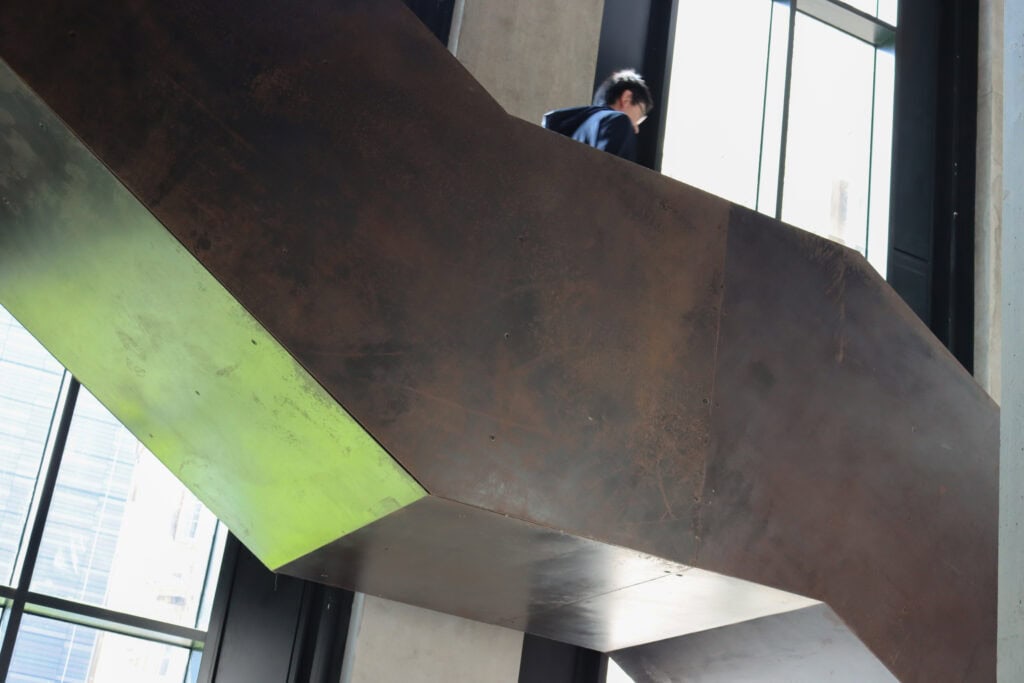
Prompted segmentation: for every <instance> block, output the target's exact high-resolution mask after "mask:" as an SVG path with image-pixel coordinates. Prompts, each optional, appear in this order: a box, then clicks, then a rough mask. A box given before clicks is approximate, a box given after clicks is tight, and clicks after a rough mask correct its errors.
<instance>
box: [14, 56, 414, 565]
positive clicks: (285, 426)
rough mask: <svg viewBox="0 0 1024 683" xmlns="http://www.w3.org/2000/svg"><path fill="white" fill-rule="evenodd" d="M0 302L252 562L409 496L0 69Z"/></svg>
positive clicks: (389, 464)
mask: <svg viewBox="0 0 1024 683" xmlns="http://www.w3.org/2000/svg"><path fill="white" fill-rule="evenodd" d="M0 303H2V304H3V306H5V307H6V308H7V309H8V310H9V311H10V312H11V313H12V314H13V315H14V316H15V317H16V318H17V319H18V320H19V321H21V323H22V324H23V325H24V326H25V327H26V328H28V330H29V331H30V332H31V333H32V334H33V335H35V336H36V337H37V338H38V339H39V340H40V341H41V342H42V343H43V344H44V345H45V346H46V347H47V348H48V349H49V350H50V352H51V353H53V355H54V356H56V357H57V359H59V360H60V362H62V363H63V364H64V365H65V366H66V367H67V368H69V369H70V370H71V371H72V372H73V373H74V374H75V375H76V376H77V377H78V378H79V379H80V380H81V381H82V383H83V384H84V385H85V386H86V387H88V388H89V390H90V391H91V392H92V393H93V394H94V395H95V396H96V397H97V398H98V399H99V400H100V401H101V402H102V403H103V404H104V405H105V406H106V407H107V408H108V409H110V411H111V412H113V413H114V415H116V416H117V417H118V419H120V420H121V421H122V422H123V423H124V424H125V425H126V426H127V427H128V428H129V429H131V430H132V432H133V433H134V434H135V435H136V436H137V437H138V438H139V439H140V440H141V441H142V442H143V443H144V444H145V445H146V446H147V447H148V448H149V449H150V450H151V451H153V453H154V454H156V456H157V457H158V458H160V459H161V460H162V461H163V462H164V463H165V464H166V465H167V466H168V467H169V468H170V469H171V470H172V471H173V472H174V473H175V474H176V475H177V476H178V477H179V478H180V479H181V480H182V481H183V482H184V483H185V484H186V485H187V486H188V487H189V488H190V489H191V490H192V491H193V492H194V493H195V494H196V495H197V496H198V497H199V498H200V499H201V500H202V501H203V502H204V503H206V505H207V506H209V508H210V509H211V510H212V511H213V512H214V513H215V514H216V515H217V516H218V517H220V519H222V520H223V521H224V522H225V523H226V524H227V525H228V526H229V527H230V528H231V530H232V531H233V532H234V533H235V534H236V535H237V536H238V537H239V538H241V540H242V541H243V542H244V543H245V544H246V545H247V546H248V547H249V548H250V549H251V550H252V551H253V552H254V553H255V554H256V555H257V556H258V557H259V558H260V559H261V560H262V561H263V562H264V563H265V564H266V565H267V566H269V567H272V568H276V567H279V566H281V565H283V564H286V563H287V562H290V561H291V560H294V559H296V558H298V557H300V556H302V555H304V554H306V553H308V552H310V551H312V550H315V549H316V548H318V547H320V546H322V545H324V544H326V543H328V542H330V541H332V540H334V539H336V538H338V537H340V536H343V535H345V534H347V533H349V532H351V531H354V530H356V529H358V528H360V527H362V526H364V525H366V524H368V523H370V522H372V521H374V520H375V519H378V518H380V517H382V516H384V515H387V514H389V513H391V512H393V511H395V510H396V509H398V508H401V507H403V506H405V505H407V504H409V503H411V502H413V501H415V500H417V499H419V498H421V497H422V496H424V495H425V492H424V491H423V489H422V488H421V487H420V486H419V485H418V484H417V483H416V482H415V481H414V480H413V479H412V477H410V476H409V475H408V474H407V473H406V472H405V471H404V470H403V469H402V468H401V467H400V466H399V465H398V464H397V463H396V462H395V461H394V460H393V459H392V458H391V457H390V456H389V455H388V454H387V453H386V452H385V451H384V450H383V449H382V448H381V447H380V446H379V445H378V444H377V443H376V441H374V439H373V438H372V437H371V436H370V435H369V434H367V433H366V432H365V431H364V430H363V429H362V428H361V427H360V426H359V424H357V423H356V422H355V420H353V419H352V417H351V416H349V415H348V414H347V413H346V412H345V410H344V409H343V408H342V407H341V406H339V405H338V403H337V402H336V401H334V400H333V399H332V398H331V396H329V395H328V394H327V392H326V391H325V390H324V389H323V388H322V387H321V386H320V385H319V384H318V383H317V382H316V381H315V380H314V379H313V378H312V377H311V376H310V375H309V374H308V373H307V372H306V371H305V370H304V369H303V368H302V367H301V366H299V364H298V363H297V362H296V361H295V360H294V359H293V358H292V357H291V356H290V355H289V354H288V353H287V352H286V351H285V350H284V349H283V348H282V347H281V346H280V345H279V344H278V343H277V342H276V341H275V340H274V339H273V338H272V337H271V336H270V334H268V332H267V331H266V330H265V329H263V327H261V326H260V324H259V323H258V322H257V321H256V320H254V319H253V318H252V316H250V315H249V314H248V313H247V312H246V311H245V310H244V309H243V308H242V307H241V306H240V305H239V304H238V303H237V302H236V301H235V300H234V298H233V297H232V296H231V295H230V294H229V293H228V292H227V291H226V290H225V289H224V288H223V287H222V286H221V285H220V284H219V283H218V282H217V281H216V280H215V279H214V278H213V277H212V276H211V275H210V274H209V273H208V272H207V271H206V270H205V269H204V268H203V266H202V265H201V264H200V263H199V262H197V261H196V260H195V258H193V257H192V255H191V254H189V253H188V251H186V250H185V249H184V247H182V246H181V244H180V243H179V242H178V241H177V240H176V239H175V238H174V237H173V236H172V235H171V234H170V233H169V232H168V231H167V230H166V229H164V227H163V226H162V225H160V223H159V222H157V220H156V219H155V218H153V216H152V215H150V213H149V212H148V211H147V210H146V209H145V208H144V207H143V206H142V205H141V204H139V202H138V201H136V199H135V198H134V197H133V196H132V195H131V194H130V193H129V192H128V191H127V190H125V189H124V187H122V186H121V184H120V183H119V182H118V181H117V180H116V179H115V178H114V177H113V176H112V175H111V174H110V173H109V172H108V171H107V170H106V169H105V168H104V167H103V166H102V165H101V164H100V163H99V162H98V161H97V160H96V159H95V158H94V157H93V156H92V155H91V154H90V153H89V152H88V150H86V149H85V148H84V147H83V146H82V145H81V144H80V143H79V142H78V141H77V140H76V139H75V138H74V137H73V136H72V134H71V133H70V132H69V131H68V130H67V129H66V128H65V127H64V126H63V124H61V122H60V121H59V120H58V119H57V118H56V117H55V116H54V115H53V114H52V113H50V112H49V110H48V109H47V108H46V107H45V106H44V105H43V103H42V102H40V101H39V100H38V98H36V97H35V96H34V94H33V93H31V92H30V91H29V90H28V89H27V87H26V86H25V85H24V84H22V83H21V82H20V81H19V80H17V78H16V77H15V76H14V75H13V74H12V73H11V72H10V70H9V69H8V68H7V67H6V65H2V64H0Z"/></svg>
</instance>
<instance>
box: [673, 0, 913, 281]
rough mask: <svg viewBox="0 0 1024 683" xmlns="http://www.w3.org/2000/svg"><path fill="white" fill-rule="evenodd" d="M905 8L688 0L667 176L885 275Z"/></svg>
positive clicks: (680, 34)
mask: <svg viewBox="0 0 1024 683" xmlns="http://www.w3.org/2000/svg"><path fill="white" fill-rule="evenodd" d="M895 21H896V2H895V0H888V1H886V0H857V1H855V2H850V3H838V2H833V1H832V0H795V1H794V2H792V3H791V2H788V1H782V0H724V1H723V2H710V3H709V2H700V1H699V0H679V2H678V6H677V15H676V22H675V37H674V43H673V56H672V61H671V67H670V73H671V78H670V81H669V89H668V101H667V104H666V107H667V113H666V121H667V124H666V128H665V140H664V147H663V151H662V164H661V168H662V171H663V172H664V173H666V174H668V175H671V176H673V177H675V178H677V179H679V180H682V181H683V182H686V183H689V184H691V185H695V186H697V187H700V188H702V189H705V190H708V191H709V192H712V193H714V194H717V195H720V196H722V197H725V198H726V199H729V200H730V201H733V202H735V203H737V204H742V205H744V206H748V207H750V208H752V209H756V210H757V211H760V212H762V213H765V214H768V215H770V216H773V217H776V218H779V219H781V220H783V221H785V222H787V223H790V224H793V225H796V226H798V227H800V228H803V229H805V230H809V231H811V232H814V233H817V234H819V235H822V236H824V237H828V238H830V239H832V240H835V241H837V242H840V243H842V244H845V245H846V246H849V247H851V248H853V249H855V250H857V251H859V252H861V253H862V254H864V255H865V256H866V257H867V258H868V260H869V261H870V262H871V263H872V265H873V266H874V267H875V268H876V269H877V270H879V271H880V272H881V273H882V274H883V275H884V274H885V272H886V258H887V251H888V226H889V180H890V166H891V156H892V152H891V148H892V120H893V89H894V76H895V61H894V54H893V46H894V40H895V31H896V29H895V26H894V24H895Z"/></svg>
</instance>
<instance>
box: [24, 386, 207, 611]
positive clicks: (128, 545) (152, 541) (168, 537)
mask: <svg viewBox="0 0 1024 683" xmlns="http://www.w3.org/2000/svg"><path fill="white" fill-rule="evenodd" d="M215 527H216V519H215V518H214V517H213V515H212V514H211V513H210V512H209V511H208V510H206V508H205V507H203V505H202V504H201V503H200V502H199V501H198V500H196V498H195V497H194V496H193V495H192V494H191V493H189V492H188V490H187V489H185V487H184V486H182V484H181V483H180V482H178V480H177V479H175V478H174V476H173V475H171V473H170V472H169V471H168V470H167V468H166V467H164V466H163V465H162V464H161V463H160V462H159V461H158V460H157V459H156V458H155V457H153V455H152V454H150V453H149V451H147V450H146V449H145V448H144V447H143V446H142V444H140V443H139V442H138V441H137V440H136V439H135V438H134V437H133V436H132V435H131V434H130V433H129V432H128V430H127V429H125V428H124V427H123V426H121V424H120V423H119V422H118V421H117V420H116V419H114V417H113V416H112V415H111V414H110V413H109V412H107V410H106V409H105V408H103V406H101V405H100V404H99V402H98V401H96V399H95V398H93V397H92V395H90V394H89V393H88V392H86V391H84V390H83V391H82V393H81V394H80V395H79V398H78V404H77V406H76V408H75V416H74V419H73V420H72V423H71V431H70V434H69V435H68V444H67V448H66V449H65V452H64V460H63V462H62V463H61V470H60V474H59V476H58V478H57V487H56V490H55V491H54V496H53V504H52V506H51V509H50V514H49V517H48V518H47V520H46V528H45V531H44V534H43V542H42V545H41V547H40V549H39V558H38V559H37V561H36V568H35V573H34V575H33V577H32V590H33V591H37V592H40V593H47V594H49V595H55V596H58V597H62V598H66V599H68V600H75V601H78V602H86V603H89V604H93V605H98V606H101V607H106V608H108V609H112V610H117V611H120V612H128V613H132V614H137V615H140V616H145V617H149V618H152V619H160V620H162V621H168V622H172V623H176V624H181V625H183V626H192V625H194V623H195V620H196V615H197V611H198V609H199V602H200V597H201V596H200V594H201V592H202V588H203V582H204V579H205V576H206V570H207V563H208V560H209V556H210V546H211V543H212V541H213V536H214V529H215Z"/></svg>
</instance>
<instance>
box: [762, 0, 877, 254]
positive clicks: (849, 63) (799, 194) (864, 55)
mask: <svg viewBox="0 0 1024 683" xmlns="http://www.w3.org/2000/svg"><path fill="white" fill-rule="evenodd" d="M794 38H795V42H794V50H793V78H792V83H791V85H790V104H789V128H788V131H789V132H788V139H787V146H786V170H785V186H784V194H783V202H782V219H783V220H784V221H786V222H788V223H792V224H794V225H797V226H799V227H801V228H804V229H806V230H810V231H811V232H814V233H817V234H819V235H822V236H824V237H828V238H830V239H833V240H835V241H837V242H840V243H842V244H845V245H847V246H849V247H852V248H853V249H856V250H858V251H860V252H861V253H864V252H865V249H866V246H867V217H868V180H869V173H868V167H869V162H870V158H871V114H872V109H871V101H872V97H871V96H872V89H873V88H872V81H873V74H874V53H875V50H874V48H873V47H871V46H870V45H868V44H867V43H863V42H861V41H859V40H857V39H856V38H852V37H850V36H848V35H846V34H844V33H841V32H839V31H837V30H836V29H834V28H831V27H829V26H826V25H825V24H823V23H821V22H819V21H817V20H816V19H812V18H810V17H808V16H806V15H803V14H799V13H798V14H797V20H796V29H795V36H794Z"/></svg>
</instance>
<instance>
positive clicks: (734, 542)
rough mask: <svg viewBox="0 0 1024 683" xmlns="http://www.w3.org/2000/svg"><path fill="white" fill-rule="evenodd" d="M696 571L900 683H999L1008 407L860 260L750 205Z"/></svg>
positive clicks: (722, 350) (732, 272)
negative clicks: (795, 612)
mask: <svg viewBox="0 0 1024 683" xmlns="http://www.w3.org/2000/svg"><path fill="white" fill-rule="evenodd" d="M717 367H718V371H717V373H716V380H715V398H714V403H713V414H712V433H713V435H714V436H713V450H712V455H711V457H710V458H709V461H708V470H707V478H706V484H705V490H704V495H703V498H702V501H703V504H702V512H701V515H700V529H701V537H702V540H703V542H702V544H701V549H700V554H699V561H698V565H699V566H702V567H705V568H707V569H711V570H714V571H721V572H724V573H727V574H730V575H733V576H741V577H745V578H752V577H755V576H756V577H757V578H756V580H757V581H760V582H762V583H767V584H768V585H772V586H775V587H778V588H782V589H783V590H790V591H796V592H799V593H801V594H804V595H809V596H811V597H815V598H818V599H820V600H823V601H825V602H827V603H828V604H829V605H830V606H831V607H832V608H833V609H834V610H835V611H836V613H837V614H839V615H840V616H841V617H842V618H843V619H844V620H845V621H846V622H847V623H848V624H849V625H850V627H851V629H852V630H853V632H854V633H856V634H857V635H858V636H859V637H860V638H862V639H863V640H864V641H865V642H866V643H867V644H868V645H869V646H870V647H871V648H872V650H873V651H874V652H875V653H876V654H877V655H878V656H879V658H880V659H882V661H883V662H884V663H885V664H886V665H888V666H889V667H890V668H891V669H892V670H893V671H894V672H896V673H897V674H898V675H899V676H900V680H904V681H937V680H957V681H960V680H971V681H991V680H994V678H995V668H994V667H995V636H996V548H997V541H996V533H997V519H998V500H997V495H996V491H997V490H998V486H997V481H998V439H999V425H998V418H999V413H998V409H997V407H996V406H995V404H994V403H993V402H992V400H991V399H990V398H989V397H988V396H987V395H986V394H985V392H984V391H983V390H982V389H981V388H980V387H979V386H978V385H977V384H976V383H975V382H974V380H973V379H972V378H971V377H970V375H969V374H968V373H967V372H966V371H965V370H964V369H963V368H962V367H961V366H960V365H959V363H957V361H956V360H955V359H954V358H953V356H952V355H951V354H950V353H949V352H948V351H947V350H946V349H945V348H944V347H943V346H942V345H941V344H939V343H938V342H937V341H936V340H935V339H934V337H933V336H932V334H931V333H930V332H929V331H928V330H927V328H926V327H925V326H924V324H923V323H921V322H920V321H919V320H918V319H917V318H916V317H915V316H914V314H913V313H912V312H911V311H910V309H909V308H907V306H906V305H904V304H903V302H902V301H901V300H899V298H898V297H897V296H896V294H895V293H894V292H893V291H892V290H890V289H889V288H888V287H887V286H886V285H885V284H884V283H883V282H882V281H881V278H880V277H879V276H878V274H877V273H875V272H874V270H872V269H871V268H870V267H869V266H868V265H867V263H866V262H865V261H864V260H863V259H862V258H861V257H860V256H859V255H857V254H855V253H854V252H852V251H850V250H848V249H846V248H844V247H841V246H838V245H836V244H833V243H830V242H826V241H824V240H820V239H817V238H815V237H813V236H812V235H810V234H808V233H805V232H803V231H800V230H796V229H793V228H789V227H787V226H783V225H780V224H778V223H776V222H775V221H772V220H771V219H769V218H766V217H763V216H760V215H758V214H755V213H753V212H750V211H747V210H745V209H741V208H738V207H737V208H736V209H735V210H734V214H733V219H732V220H731V221H730V228H729V250H728V259H727V262H726V278H725V297H724V300H723V308H722V327H721V334H720V337H719V345H718V366H717Z"/></svg>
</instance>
